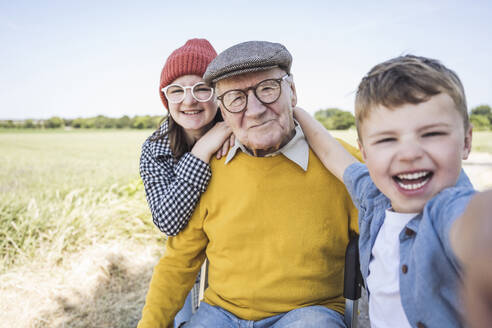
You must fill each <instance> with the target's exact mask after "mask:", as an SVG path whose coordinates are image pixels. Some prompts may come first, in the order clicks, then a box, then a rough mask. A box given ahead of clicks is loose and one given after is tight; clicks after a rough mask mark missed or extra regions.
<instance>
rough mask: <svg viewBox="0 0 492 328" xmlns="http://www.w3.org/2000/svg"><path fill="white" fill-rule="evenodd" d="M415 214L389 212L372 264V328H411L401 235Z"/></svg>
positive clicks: (369, 280)
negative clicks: (403, 286)
mask: <svg viewBox="0 0 492 328" xmlns="http://www.w3.org/2000/svg"><path fill="white" fill-rule="evenodd" d="M416 215H417V214H416V213H396V212H393V211H392V210H386V217H385V219H384V223H383V225H382V226H381V229H380V230H379V232H378V235H377V237H376V241H375V242H374V247H373V248H372V253H371V255H372V256H371V262H369V276H368V277H367V289H368V290H369V319H370V321H371V327H375V328H383V327H391V328H393V327H408V328H410V327H411V326H410V323H409V322H408V319H407V316H406V315H405V312H404V310H403V306H402V304H401V298H400V277H399V274H400V239H399V235H400V232H401V231H402V230H403V228H404V227H405V225H406V224H407V223H408V222H409V221H410V220H411V219H412V218H413V217H414V216H416Z"/></svg>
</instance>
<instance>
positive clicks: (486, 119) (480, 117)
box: [470, 105, 492, 131]
mask: <svg viewBox="0 0 492 328" xmlns="http://www.w3.org/2000/svg"><path fill="white" fill-rule="evenodd" d="M470 122H471V123H472V124H473V129H474V130H476V131H482V130H489V131H490V130H492V109H491V108H490V106H489V105H480V106H477V107H475V108H473V109H472V110H471V112H470Z"/></svg>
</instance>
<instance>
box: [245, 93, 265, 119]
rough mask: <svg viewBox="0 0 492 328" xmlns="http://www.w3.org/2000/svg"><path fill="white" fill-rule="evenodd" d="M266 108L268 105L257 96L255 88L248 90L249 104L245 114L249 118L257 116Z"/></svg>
mask: <svg viewBox="0 0 492 328" xmlns="http://www.w3.org/2000/svg"><path fill="white" fill-rule="evenodd" d="M266 110H267V107H266V106H265V105H264V104H263V103H262V102H261V101H260V100H258V98H256V95H255V94H254V92H253V90H248V105H247V106H246V111H245V114H244V115H245V116H246V117H249V118H255V117H258V116H261V115H262V114H263V113H264V112H265V111H266Z"/></svg>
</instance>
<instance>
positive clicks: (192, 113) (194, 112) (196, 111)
mask: <svg viewBox="0 0 492 328" xmlns="http://www.w3.org/2000/svg"><path fill="white" fill-rule="evenodd" d="M183 113H185V114H186V115H194V114H198V113H200V111H199V110H195V111H192V112H183Z"/></svg>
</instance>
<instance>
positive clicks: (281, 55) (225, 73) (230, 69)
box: [203, 41, 292, 83]
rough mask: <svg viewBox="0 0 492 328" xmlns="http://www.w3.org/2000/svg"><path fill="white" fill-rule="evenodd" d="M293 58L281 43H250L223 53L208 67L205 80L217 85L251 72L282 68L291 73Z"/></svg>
mask: <svg viewBox="0 0 492 328" xmlns="http://www.w3.org/2000/svg"><path fill="white" fill-rule="evenodd" d="M291 65H292V56H291V54H290V52H289V51H288V50H287V48H285V47H284V46H283V45H281V44H280V43H272V42H267V41H248V42H243V43H239V44H236V45H235V46H232V47H230V48H228V49H226V50H224V51H222V52H221V53H220V54H219V55H218V56H217V57H215V59H214V60H212V62H211V63H210V64H209V65H208V67H207V70H206V71H205V74H204V75H203V79H204V80H205V82H206V83H216V82H217V81H220V80H222V79H225V78H228V77H231V76H236V75H240V74H244V73H249V72H257V71H264V70H267V69H271V68H274V67H280V68H281V69H283V70H285V71H286V72H287V73H290V67H291Z"/></svg>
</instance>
